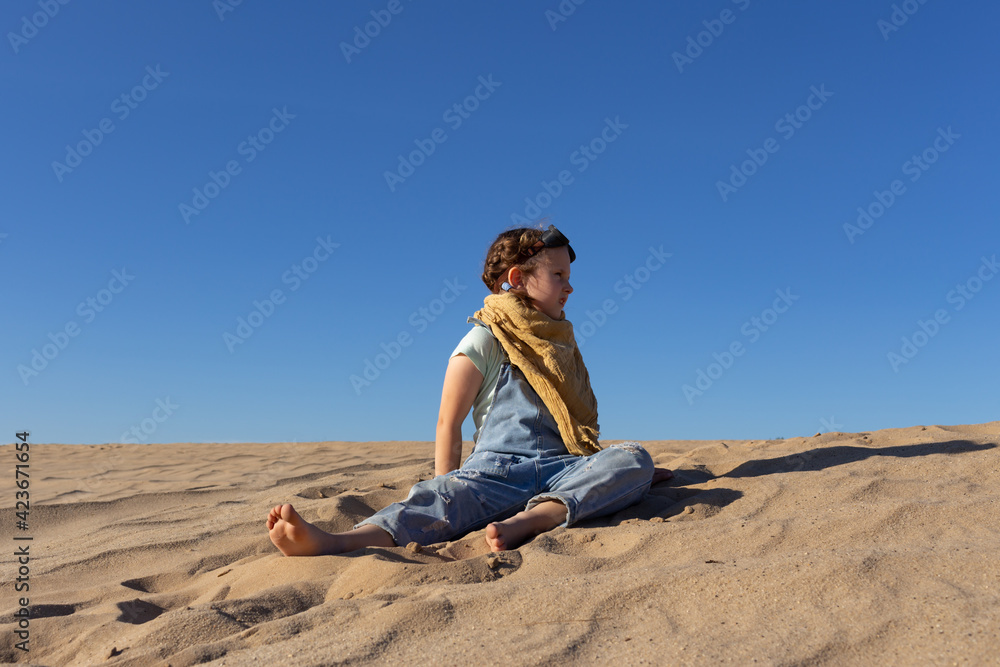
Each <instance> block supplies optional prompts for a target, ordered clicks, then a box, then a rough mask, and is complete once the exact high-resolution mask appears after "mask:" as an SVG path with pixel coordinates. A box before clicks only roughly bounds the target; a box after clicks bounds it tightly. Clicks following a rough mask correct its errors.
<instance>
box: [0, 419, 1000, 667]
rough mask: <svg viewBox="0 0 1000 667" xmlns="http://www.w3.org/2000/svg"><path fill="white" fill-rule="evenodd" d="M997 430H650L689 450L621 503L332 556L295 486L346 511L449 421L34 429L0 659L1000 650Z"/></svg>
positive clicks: (699, 659) (400, 480) (422, 462)
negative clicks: (316, 552)
mask: <svg viewBox="0 0 1000 667" xmlns="http://www.w3.org/2000/svg"><path fill="white" fill-rule="evenodd" d="M997 443H1000V422H992V423H989V424H980V425H971V426H926V427H924V426H913V427H909V428H901V429H887V430H882V431H875V432H871V433H826V434H823V435H817V436H813V437H804V438H791V439H787V440H770V441H760V440H753V441H730V440H726V441H656V442H647V443H644V444H645V446H646V447H647V449H649V451H650V453H651V454H652V455H653V458H654V460H655V461H656V463H657V465H660V466H664V467H669V468H671V469H674V470H675V471H676V475H677V476H676V478H675V480H673V481H671V482H668V483H663V484H659V485H656V486H654V487H653V488H652V489H651V491H650V494H649V495H648V497H647V498H646V500H644V501H643V502H642V503H640V504H639V505H636V506H634V507H632V508H630V509H628V510H626V511H623V512H620V513H619V514H617V515H614V516H612V517H608V518H605V519H601V520H596V521H587V522H584V523H582V524H579V525H577V526H574V527H572V528H557V529H556V530H554V531H552V532H551V533H548V534H545V535H543V536H540V537H538V538H536V539H534V540H533V541H531V542H529V543H528V544H526V545H524V546H522V547H521V548H519V549H516V550H513V551H508V552H504V553H501V554H495V555H494V554H490V553H488V551H487V549H486V546H485V543H484V540H483V532H482V531H480V532H477V533H473V534H471V535H469V536H467V537H466V538H463V539H461V540H458V541H456V542H452V543H447V544H440V545H434V546H431V547H425V548H424V549H422V550H419V551H418V550H411V549H408V548H406V547H398V548H394V549H375V548H373V549H366V550H362V551H358V552H354V553H352V554H350V555H347V556H323V557H316V558H286V557H284V556H282V555H281V554H280V553H279V552H278V551H277V550H276V549H275V548H274V547H273V545H272V544H271V542H270V540H269V539H268V537H267V533H266V530H265V526H264V520H265V518H266V516H267V512H268V510H269V509H270V508H271V507H272V506H274V505H276V504H279V503H282V502H292V503H293V504H294V505H295V506H296V508H297V509H298V510H299V511H300V512H301V513H302V515H303V516H304V517H305V518H306V519H307V520H309V521H313V522H315V523H317V524H318V525H319V526H321V527H322V528H324V529H326V530H331V531H335V530H345V529H348V528H350V527H351V526H352V525H353V524H354V523H355V522H356V521H358V520H360V519H362V518H364V517H366V516H368V515H370V514H371V513H373V512H374V511H376V510H377V509H380V508H381V507H383V506H385V505H386V504H388V503H390V502H393V501H396V500H399V499H402V498H404V497H405V496H406V494H407V492H408V490H409V488H410V486H411V485H412V484H413V483H415V482H416V481H417V480H418V479H422V478H423V479H425V478H427V477H429V476H430V475H432V474H433V443H427V442H373V443H349V442H327V443H291V444H164V445H146V446H142V445H94V446H89V445H87V446H84V445H45V444H40V445H32V448H31V450H30V452H31V459H30V465H31V468H30V470H31V486H30V492H31V503H32V504H31V513H30V529H29V531H27V532H25V531H17V530H16V529H15V528H14V526H15V521H16V517H15V514H14V508H13V507H12V505H13V496H14V490H15V489H14V482H13V474H9V475H8V482H7V484H8V485H9V486H8V489H9V490H8V491H6V492H5V495H6V497H7V498H8V501H7V502H6V503H5V505H6V507H5V508H4V509H2V510H0V512H2V522H0V539H2V540H3V543H4V544H5V545H6V546H5V548H4V550H3V551H4V554H5V555H4V556H3V558H2V561H3V572H4V577H3V584H2V587H3V597H2V599H0V602H2V607H0V613H2V635H0V636H2V644H0V651H2V652H0V660H6V661H19V662H22V663H27V662H30V663H33V664H39V665H95V664H102V665H154V664H170V665H174V666H175V667H179V666H181V665H192V664H211V665H245V664H271V665H335V664H338V665H339V664H368V663H376V662H377V663H379V664H416V663H425V662H426V663H431V662H433V663H434V664H443V665H465V664H482V663H485V664H505V665H539V664H555V665H562V664H581V663H582V664H613V663H616V662H617V663H618V664H622V665H625V664H629V665H632V664H680V665H685V664H690V665H702V664H716V663H733V664H753V663H758V664H773V665H798V664H801V665H822V664H851V665H854V664H869V665H876V664H878V665H881V664H896V665H911V664H928V665H951V664H959V665H964V664H969V665H982V664H1000V662H998V661H1000V659H998V655H1000V558H998V556H1000V548H998V547H1000V503H998V498H1000V465H998V461H1000V449H998V447H997ZM0 453H2V456H3V460H4V461H5V462H7V466H8V469H9V470H12V469H13V464H14V449H13V445H5V446H3V447H0ZM466 453H468V446H467V449H466ZM15 534H17V535H22V536H23V535H25V534H29V535H31V537H32V538H33V539H32V541H31V542H30V553H31V560H30V565H29V567H30V592H29V593H27V594H25V593H16V592H15V591H14V588H13V586H14V582H13V579H14V577H13V574H12V573H15V572H16V571H17V567H18V564H17V563H16V557H15V556H13V553H14V551H15V549H16V548H17V547H18V546H20V545H23V544H25V543H26V542H23V541H14V539H13V538H14V536H15ZM24 595H28V597H29V600H30V604H29V607H30V610H31V614H32V618H31V620H30V629H29V632H30V644H29V646H30V652H29V653H24V652H23V651H20V650H17V649H16V648H15V647H14V644H15V642H16V641H17V637H16V636H15V635H14V630H15V629H16V628H17V626H16V623H13V622H12V620H13V619H14V616H13V614H14V612H15V611H17V609H18V607H19V604H18V598H19V597H20V596H24Z"/></svg>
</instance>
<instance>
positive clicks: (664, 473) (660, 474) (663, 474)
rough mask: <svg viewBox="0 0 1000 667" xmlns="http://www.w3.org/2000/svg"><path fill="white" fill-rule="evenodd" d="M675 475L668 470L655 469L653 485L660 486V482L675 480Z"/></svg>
mask: <svg viewBox="0 0 1000 667" xmlns="http://www.w3.org/2000/svg"><path fill="white" fill-rule="evenodd" d="M673 478H674V473H672V472H670V471H669V470H667V469H666V468H653V481H652V482H651V484H659V483H660V482H666V481H667V480H668V479H673Z"/></svg>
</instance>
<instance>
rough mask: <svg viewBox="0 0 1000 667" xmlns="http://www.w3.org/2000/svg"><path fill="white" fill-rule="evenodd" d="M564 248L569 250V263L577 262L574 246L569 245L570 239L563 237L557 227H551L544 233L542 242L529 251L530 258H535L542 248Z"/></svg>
mask: <svg viewBox="0 0 1000 667" xmlns="http://www.w3.org/2000/svg"><path fill="white" fill-rule="evenodd" d="M562 246H566V248H567V249H568V250H569V261H570V262H574V261H576V253H575V252H573V246H571V245H570V244H569V239H568V238H566V237H565V236H563V233H562V232H560V231H559V230H558V229H556V226H555V225H549V228H548V229H546V230H545V231H544V232H542V240H541V241H538V242H537V243H535V245H533V246H532V247H531V249H530V250H529V251H528V253H529V254H528V257H533V256H534V255H535V253H537V252H538V251H539V250H541V249H542V248H559V247H562Z"/></svg>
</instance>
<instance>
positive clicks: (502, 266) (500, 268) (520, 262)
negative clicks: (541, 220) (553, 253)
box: [482, 227, 542, 307]
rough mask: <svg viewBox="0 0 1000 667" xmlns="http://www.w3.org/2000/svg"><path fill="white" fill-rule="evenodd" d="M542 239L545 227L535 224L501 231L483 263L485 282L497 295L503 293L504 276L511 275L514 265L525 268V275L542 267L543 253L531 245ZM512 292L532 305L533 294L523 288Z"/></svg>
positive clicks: (523, 273) (522, 269)
mask: <svg viewBox="0 0 1000 667" xmlns="http://www.w3.org/2000/svg"><path fill="white" fill-rule="evenodd" d="M541 238H542V229H540V228H538V229H536V228H533V227H517V228H514V229H508V230H506V231H503V232H500V235H499V236H497V238H496V240H495V241H493V243H492V245H490V249H489V250H487V251H486V262H485V263H484V265H483V275H482V278H483V283H485V285H486V288H487V289H489V290H490V292H493V293H494V294H499V293H500V292H501V289H500V282H501V280H500V279H501V277H502V276H505V275H507V272H508V271H509V270H510V269H511V268H512V267H515V266H516V267H517V268H519V269H520V270H521V275H523V276H524V277H525V278H527V277H528V276H530V275H531V274H533V273H534V272H535V269H537V268H538V261H539V259H538V258H539V254H538V253H535V254H534V255H532V254H531V252H530V251H531V248H532V246H534V245H535V244H536V243H538V242H539V241H540V240H541ZM510 293H511V294H513V295H514V296H516V297H517V298H519V299H520V300H521V301H523V302H524V304H525V305H526V306H529V307H530V306H531V297H529V296H528V295H527V294H525V293H524V292H521V291H517V292H515V291H511V292H510Z"/></svg>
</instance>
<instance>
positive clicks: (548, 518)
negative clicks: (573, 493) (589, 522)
mask: <svg viewBox="0 0 1000 667" xmlns="http://www.w3.org/2000/svg"><path fill="white" fill-rule="evenodd" d="M565 520H566V506H565V505H563V504H562V503H560V502H558V501H555V500H548V501H545V502H542V503H538V504H537V505H535V506H534V507H532V508H531V509H530V510H526V511H524V512H518V513H517V514H515V515H514V516H512V517H511V518H509V519H506V520H505V521H497V522H494V523H491V524H490V525H488V526H486V545H487V546H488V547H489V548H490V551H506V550H508V549H516V548H517V547H519V546H521V545H522V544H524V542H525V540H527V539H529V538H532V537H535V536H536V535H541V534H542V533H544V532H547V531H550V530H552V529H553V528H555V527H556V526H558V525H559V524H561V523H562V522H563V521H565Z"/></svg>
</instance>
